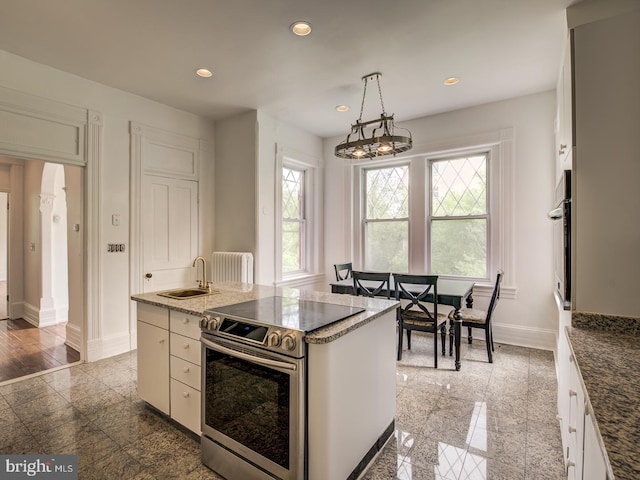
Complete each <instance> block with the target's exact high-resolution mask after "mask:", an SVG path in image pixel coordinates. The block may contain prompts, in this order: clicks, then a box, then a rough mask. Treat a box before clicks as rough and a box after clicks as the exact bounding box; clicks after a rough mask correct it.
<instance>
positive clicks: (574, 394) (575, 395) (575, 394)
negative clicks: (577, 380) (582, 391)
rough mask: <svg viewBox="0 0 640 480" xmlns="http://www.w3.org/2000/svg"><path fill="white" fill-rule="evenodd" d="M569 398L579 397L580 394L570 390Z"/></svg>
mask: <svg viewBox="0 0 640 480" xmlns="http://www.w3.org/2000/svg"><path fill="white" fill-rule="evenodd" d="M569 396H570V397H577V396H578V392H576V391H575V390H569Z"/></svg>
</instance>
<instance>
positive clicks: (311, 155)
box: [256, 112, 324, 288]
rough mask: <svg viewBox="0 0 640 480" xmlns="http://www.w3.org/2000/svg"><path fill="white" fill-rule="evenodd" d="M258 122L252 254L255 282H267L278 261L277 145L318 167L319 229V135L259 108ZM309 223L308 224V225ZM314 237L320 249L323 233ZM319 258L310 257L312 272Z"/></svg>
mask: <svg viewBox="0 0 640 480" xmlns="http://www.w3.org/2000/svg"><path fill="white" fill-rule="evenodd" d="M258 125H259V130H258V132H259V134H258V165H257V172H258V174H257V179H256V180H257V188H258V193H257V202H258V203H257V205H256V207H257V208H256V218H257V229H258V238H259V243H258V252H257V255H256V283H263V284H267V285H271V284H272V283H273V282H274V281H275V279H276V278H277V270H278V269H279V268H280V266H279V265H276V262H275V258H276V256H275V255H274V252H275V248H276V247H275V245H276V244H275V238H276V224H275V222H276V205H275V200H276V194H275V188H276V183H277V182H280V181H281V176H280V175H281V174H280V172H276V169H275V166H276V156H277V152H278V149H280V151H282V152H285V153H286V154H288V155H290V156H291V157H292V158H294V159H296V160H298V161H301V162H304V163H305V164H307V165H311V166H314V167H318V168H319V170H318V172H317V173H318V174H319V176H320V179H319V180H320V182H319V185H318V186H319V190H320V192H318V193H319V194H318V195H317V196H316V200H317V201H316V203H318V205H317V207H318V209H317V215H318V216H319V217H320V222H319V224H318V227H319V229H320V232H322V219H323V218H322V217H323V208H322V203H323V195H322V185H323V182H322V178H323V173H322V169H321V167H322V164H323V158H322V139H321V138H319V137H317V136H315V135H312V134H310V133H308V132H306V131H304V130H301V129H299V128H297V127H294V126H291V125H288V124H285V123H283V122H280V121H278V120H277V119H274V118H273V117H270V116H269V115H266V114H264V113H262V112H258ZM311 227H312V226H311V225H309V226H308V228H311ZM316 237H317V238H316V241H317V244H316V249H317V251H318V252H323V250H324V248H323V247H324V242H323V240H324V238H323V235H322V234H318V235H316ZM323 258H324V257H323V256H322V254H321V253H320V254H319V255H318V259H317V264H315V265H314V262H313V261H311V268H315V269H317V270H316V272H317V271H322V265H323V264H324V260H323ZM316 272H314V273H316ZM303 283H304V282H303ZM310 285H312V286H313V285H314V284H313V283H311V284H307V285H306V288H309V286H310ZM300 286H301V287H302V286H304V285H300ZM320 288H321V285H320Z"/></svg>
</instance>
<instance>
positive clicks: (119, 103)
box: [0, 51, 214, 360]
mask: <svg viewBox="0 0 640 480" xmlns="http://www.w3.org/2000/svg"><path fill="white" fill-rule="evenodd" d="M0 86H2V87H6V88H9V89H13V90H16V91H18V92H24V93H27V94H31V95H36V96H39V97H44V98H47V99H50V100H54V101H57V102H61V103H66V104H70V105H75V106H78V107H82V108H86V109H89V110H95V111H98V112H100V113H101V114H102V119H103V135H104V136H103V144H102V145H101V149H102V158H103V162H102V164H101V165H99V166H97V167H98V168H99V180H98V181H99V188H100V201H99V203H100V205H99V218H97V219H95V218H90V219H89V221H90V222H97V225H98V229H99V243H100V249H99V251H100V258H99V259H98V265H99V267H98V268H99V272H98V279H99V294H98V296H99V298H98V299H95V300H96V301H97V302H98V305H99V306H98V310H99V312H98V316H99V318H98V319H87V321H88V322H94V324H95V326H96V328H95V329H94V331H92V332H91V335H92V338H90V339H89V343H90V348H89V350H90V351H89V352H88V353H87V358H88V359H89V360H95V359H98V358H101V357H104V356H109V355H114V354H117V353H120V351H124V350H125V349H126V350H128V349H129V348H135V345H131V344H130V341H129V339H130V318H129V305H130V302H131V300H130V299H129V296H130V294H131V293H132V292H130V291H129V262H130V258H129V253H128V251H129V249H127V251H126V252H125V253H124V254H117V255H115V254H108V253H107V252H106V244H107V243H125V244H126V245H129V232H130V230H129V208H130V199H129V175H130V173H129V158H130V151H129V147H130V142H129V139H130V136H129V122H130V121H136V122H139V123H142V124H145V125H151V126H154V127H157V128H161V129H165V130H169V131H173V132H176V133H179V134H183V135H188V136H191V137H196V138H201V139H204V140H209V141H212V140H213V136H214V124H213V122H211V121H210V120H208V119H204V118H202V117H198V116H196V115H192V114H189V113H186V112H182V111H180V110H177V109H174V108H171V107H168V106H166V105H162V104H159V103H157V102H153V101H151V100H147V99H145V98H142V97H139V96H136V95H132V94H129V93H126V92H123V91H120V90H116V89H113V88H110V87H106V86H104V85H101V84H99V83H97V82H93V81H89V80H86V79H83V78H80V77H77V76H75V75H70V74H68V73H65V72H62V71H60V70H56V69H53V68H50V67H47V66H45V65H42V64H38V63H35V62H31V61H29V60H27V59H24V58H21V57H18V56H15V55H12V54H9V53H7V52H5V51H0ZM202 161H203V162H212V161H213V159H212V158H205V159H202ZM207 182H208V179H203V188H205V189H211V188H212V185H210V184H208V183H207ZM30 201H31V199H30V198H27V197H25V208H29V207H30ZM203 208H204V209H207V213H208V214H210V215H209V216H212V215H211V214H212V213H213V212H212V209H210V207H209V206H208V205H205V206H204V207H203ZM114 213H117V214H120V216H121V223H120V226H119V227H114V226H112V225H111V215H112V214H114ZM86 227H87V226H86V225H81V228H85V232H86ZM203 231H210V230H207V229H203ZM204 243H205V242H204V241H203V239H202V238H200V244H201V245H202V244H204ZM102 247H104V248H102ZM133 328H135V327H134V326H133Z"/></svg>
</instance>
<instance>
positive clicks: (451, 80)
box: [444, 77, 460, 85]
mask: <svg viewBox="0 0 640 480" xmlns="http://www.w3.org/2000/svg"><path fill="white" fill-rule="evenodd" d="M459 81H460V79H459V78H458V77H449V78H447V79H446V80H445V81H444V84H445V85H455V84H456V83H458V82H459Z"/></svg>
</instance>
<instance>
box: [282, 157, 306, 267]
mask: <svg viewBox="0 0 640 480" xmlns="http://www.w3.org/2000/svg"><path fill="white" fill-rule="evenodd" d="M304 199H305V172H304V170H301V169H295V168H291V167H286V166H284V167H282V237H281V238H282V273H283V274H289V273H293V272H301V271H304V270H305V266H306V265H305V238H306V235H305V234H306V229H305V201H304Z"/></svg>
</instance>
